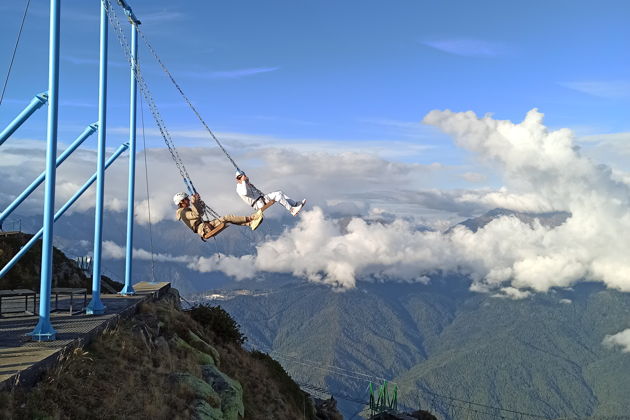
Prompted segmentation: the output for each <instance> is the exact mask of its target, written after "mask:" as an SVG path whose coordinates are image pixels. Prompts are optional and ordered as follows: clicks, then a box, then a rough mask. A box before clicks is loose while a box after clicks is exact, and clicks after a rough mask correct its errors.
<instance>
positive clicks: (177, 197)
mask: <svg viewBox="0 0 630 420" xmlns="http://www.w3.org/2000/svg"><path fill="white" fill-rule="evenodd" d="M187 198H188V194H186V193H185V192H180V193H177V194H175V195H174V196H173V203H175V205H176V206H179V203H181V202H182V200H185V199H187Z"/></svg>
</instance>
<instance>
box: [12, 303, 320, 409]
mask: <svg viewBox="0 0 630 420" xmlns="http://www.w3.org/2000/svg"><path fill="white" fill-rule="evenodd" d="M174 302H175V299H174V298H173V297H172V296H171V299H170V300H169V299H163V300H161V301H159V302H155V303H147V304H144V305H141V307H140V309H139V312H138V313H137V314H136V315H135V316H134V317H133V318H132V319H130V320H128V321H124V322H121V323H119V324H118V325H117V326H116V327H114V328H112V329H109V330H107V331H105V332H104V333H103V334H102V335H101V336H99V338H98V339H96V340H95V341H94V342H92V344H91V345H89V346H88V347H87V348H85V349H75V351H74V352H73V353H72V354H71V355H70V356H68V357H67V358H66V359H65V360H63V361H62V362H61V363H59V364H58V366H57V367H56V368H55V369H52V370H50V371H48V372H47V374H46V375H45V376H44V378H43V379H42V380H41V381H40V382H39V383H38V384H37V385H36V386H35V387H33V388H32V389H27V390H25V389H18V390H14V391H12V392H2V393H0V418H2V419H17V420H19V419H92V418H95V419H96V418H98V419H135V418H138V419H140V418H142V419H145V418H155V419H187V418H190V417H191V416H192V415H193V411H192V408H191V407H192V405H193V404H191V403H192V402H193V400H194V399H195V398H196V396H195V395H194V393H193V392H192V390H191V389H190V388H188V387H187V386H185V385H177V383H176V382H174V381H173V379H172V378H173V375H172V374H173V373H176V372H185V373H189V374H192V375H194V376H197V377H201V369H200V366H199V364H198V358H197V357H196V355H195V353H194V350H191V349H190V348H185V347H182V346H177V345H174V344H173V343H172V342H171V341H170V340H172V339H173V338H175V336H178V337H180V338H182V339H184V340H187V339H188V337H189V336H190V335H189V332H190V331H192V332H194V333H195V334H196V335H197V336H199V337H200V338H201V339H202V340H204V341H206V342H207V343H210V344H211V345H212V346H213V347H215V349H216V350H218V352H219V355H220V361H221V363H220V369H221V370H222V371H223V372H224V373H226V374H227V375H228V376H230V377H232V378H233V379H236V380H237V381H239V382H240V383H241V385H242V387H243V399H244V404H245V419H251V420H257V419H269V418H287V419H289V418H299V419H301V418H305V419H315V415H314V410H313V408H312V405H311V402H310V400H309V399H308V398H307V397H306V396H305V394H304V393H302V391H300V389H299V387H298V386H297V385H296V384H295V383H294V382H293V381H292V380H291V379H290V378H289V376H288V375H287V374H286V372H285V371H284V370H283V369H282V367H281V366H280V365H279V364H278V363H277V362H275V361H274V360H273V359H271V358H270V357H269V356H267V355H264V354H262V353H257V352H256V353H253V354H252V353H249V352H247V351H246V350H244V349H243V348H242V347H241V345H240V344H241V343H242V340H244V337H243V336H242V334H241V333H240V331H239V330H238V326H237V324H236V323H235V322H234V321H233V319H232V318H231V317H230V316H229V314H227V313H226V312H225V311H223V310H222V309H220V308H219V309H216V308H214V307H211V308H202V309H197V313H196V314H195V312H192V313H190V314H189V313H186V312H182V311H180V310H179V309H177V308H176V307H175V305H174ZM192 314H195V315H194V316H195V317H196V318H197V319H198V320H200V321H202V322H198V321H196V320H195V319H193V316H191V315H192ZM199 314H203V316H199ZM209 314H210V315H212V316H210V315H209ZM191 344H194V343H191ZM208 402H210V401H208Z"/></svg>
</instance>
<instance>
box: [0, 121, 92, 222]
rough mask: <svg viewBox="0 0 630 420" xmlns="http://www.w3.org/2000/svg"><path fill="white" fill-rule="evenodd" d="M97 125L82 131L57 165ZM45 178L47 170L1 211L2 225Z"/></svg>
mask: <svg viewBox="0 0 630 420" xmlns="http://www.w3.org/2000/svg"><path fill="white" fill-rule="evenodd" d="M96 127H97V123H94V124H90V125H89V126H88V127H87V128H86V129H85V130H84V131H83V133H81V134H80V135H79V137H77V139H76V140H75V141H74V142H73V143H72V144H71V145H70V146H68V148H67V149H66V150H64V151H63V153H62V154H61V155H60V156H59V157H58V158H57V161H56V162H55V167H59V165H61V164H62V163H63V162H64V161H65V160H66V159H67V158H68V156H70V155H71V154H72V152H74V151H75V150H76V149H77V148H78V147H79V146H80V145H81V143H83V142H84V141H85V139H87V138H88V137H90V136H91V135H92V134H93V133H94V132H95V131H96ZM44 179H46V172H42V173H41V174H40V175H39V176H38V177H37V178H36V179H35V181H33V182H32V183H31V185H29V186H28V187H26V189H25V190H24V191H22V193H21V194H20V195H19V196H17V198H16V199H15V200H13V202H12V203H11V204H9V205H8V206H7V208H6V209H4V211H3V212H2V213H0V226H2V223H3V222H4V220H5V219H6V218H7V217H8V216H9V215H10V214H11V213H12V212H13V210H15V209H16V208H17V207H18V206H19V205H20V204H22V202H23V201H24V200H26V199H27V198H28V196H29V195H31V193H32V192H33V191H35V189H36V188H37V187H39V186H40V185H41V184H42V182H44Z"/></svg>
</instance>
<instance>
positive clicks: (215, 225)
mask: <svg viewBox="0 0 630 420" xmlns="http://www.w3.org/2000/svg"><path fill="white" fill-rule="evenodd" d="M200 201H201V198H200V197H199V194H193V195H192V196H190V197H189V196H188V194H186V193H184V192H181V193H177V194H175V196H174V197H173V202H174V203H175V205H176V206H177V212H176V213H175V217H176V218H177V220H181V221H182V222H184V224H185V225H186V226H188V227H189V228H190V229H191V230H192V231H193V232H195V233H196V234H197V235H199V236H201V238H202V239H208V238H210V237H212V236H214V235H216V234H217V233H219V232H220V231H221V230H223V229H221V228H224V227H225V224H226V223H231V224H233V225H241V226H249V227H250V228H251V229H252V230H256V228H257V227H258V226H259V225H260V223H262V220H263V214H262V211H257V212H256V213H254V214H252V215H251V216H234V215H231V214H230V215H227V216H221V217H219V218H218V219H213V220H210V221H209V222H206V221H204V220H203V219H202V218H201V216H202V213H203V210H202V208H201V204H200ZM216 229H219V230H217V231H215V233H214V234H213V233H212V232H213V231H214V230H216Z"/></svg>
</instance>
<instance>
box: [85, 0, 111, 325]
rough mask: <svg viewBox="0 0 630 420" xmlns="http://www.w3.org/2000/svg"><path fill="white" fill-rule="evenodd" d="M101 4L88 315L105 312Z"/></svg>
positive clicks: (104, 46)
mask: <svg viewBox="0 0 630 420" xmlns="http://www.w3.org/2000/svg"><path fill="white" fill-rule="evenodd" d="M100 3H101V39H100V66H99V67H100V69H99V78H98V79H99V80H98V84H99V86H98V158H97V161H96V173H97V178H96V209H95V211H94V213H95V214H94V260H93V261H94V264H93V268H92V300H91V301H90V303H89V305H88V307H87V308H86V310H85V313H87V314H90V315H98V314H102V313H104V312H105V305H103V302H101V254H102V249H103V242H102V241H103V195H104V193H105V170H104V163H105V141H106V137H105V128H106V122H107V34H108V26H107V25H108V21H107V9H106V7H105V4H104V2H100Z"/></svg>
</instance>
